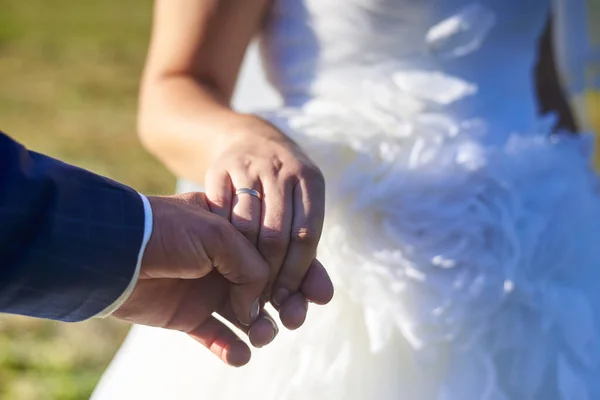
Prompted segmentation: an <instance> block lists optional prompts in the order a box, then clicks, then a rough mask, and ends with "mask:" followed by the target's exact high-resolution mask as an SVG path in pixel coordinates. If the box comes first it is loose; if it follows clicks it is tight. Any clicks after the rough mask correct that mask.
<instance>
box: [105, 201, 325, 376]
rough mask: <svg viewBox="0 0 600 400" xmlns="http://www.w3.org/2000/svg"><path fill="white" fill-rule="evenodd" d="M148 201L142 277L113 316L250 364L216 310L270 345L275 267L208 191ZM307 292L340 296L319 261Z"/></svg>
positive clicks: (319, 297) (287, 319)
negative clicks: (269, 300)
mask: <svg viewBox="0 0 600 400" xmlns="http://www.w3.org/2000/svg"><path fill="white" fill-rule="evenodd" d="M148 200H149V201H150V204H151V206H152V212H153V216H154V226H153V232H152V236H151V238H150V241H149V242H148V246H147V247H146V251H145V252H144V257H143V260H142V266H141V270H140V277H139V280H138V283H137V285H136V287H135V289H134V291H133V293H132V294H131V296H130V298H129V299H128V300H127V301H126V302H125V303H124V304H123V305H122V306H121V307H120V308H119V309H118V310H117V311H115V312H114V313H113V316H115V317H117V318H120V319H124V320H127V321H129V322H132V323H136V324H142V325H150V326H158V327H163V328H167V329H175V330H179V331H182V332H185V333H187V334H189V335H190V336H191V337H193V338H194V339H196V340H197V341H198V342H200V343H202V344H203V345H204V346H206V347H207V348H209V349H210V350H211V351H212V352H213V353H215V354H216V355H217V356H219V357H220V358H221V359H222V360H223V361H225V362H226V363H228V364H230V365H234V366H241V365H244V364H246V363H247V362H248V361H249V360H250V349H249V348H248V346H247V345H246V343H245V342H243V341H241V340H240V339H239V338H238V337H237V336H236V334H235V333H234V332H233V331H232V330H231V329H229V327H228V326H227V325H225V324H224V323H222V322H221V321H220V320H218V319H217V318H216V317H215V316H214V315H213V313H215V312H216V313H217V314H219V315H220V316H221V317H223V318H224V319H226V320H228V321H229V322H231V323H232V324H234V325H235V326H236V327H237V328H239V329H240V330H241V331H242V332H244V333H245V334H247V335H248V337H249V339H250V342H251V343H252V344H253V345H254V346H256V347H262V346H265V345H267V344H269V343H270V342H271V341H272V340H273V339H274V338H275V336H276V334H277V331H278V328H277V324H276V323H275V322H274V320H273V318H272V317H271V316H269V315H268V314H267V312H266V311H264V310H263V309H262V306H263V304H264V300H263V301H261V300H260V298H261V295H264V290H265V286H266V284H267V282H268V280H269V266H268V265H267V263H266V262H265V261H264V259H263V258H262V257H261V255H260V253H259V252H258V250H257V249H256V248H255V246H253V245H252V244H251V243H250V242H249V241H248V240H247V239H246V238H245V237H244V236H243V235H242V234H241V233H240V232H238V231H237V230H236V229H235V227H234V226H233V225H232V224H231V223H229V222H228V221H227V220H225V219H224V218H221V217H219V216H217V215H216V214H213V213H211V212H210V211H208V210H209V208H208V205H207V202H206V198H205V196H204V194H203V193H189V194H183V195H177V196H171V197H149V198H148ZM300 289H301V294H302V296H304V298H306V299H308V300H309V301H311V302H314V303H317V304H325V303H328V302H329V300H330V299H331V297H332V296H333V286H332V284H331V281H330V279H329V276H328V275H327V272H326V271H325V269H324V268H323V266H322V265H321V264H320V263H318V262H316V261H315V262H313V264H312V265H311V267H310V269H309V270H308V273H307V274H306V276H305V278H304V281H303V283H302V286H301V288H300ZM291 303H292V304H290V305H291V306H293V305H294V304H293V302H291ZM281 319H282V323H283V324H284V325H286V326H292V325H294V324H295V320H297V319H298V318H297V316H296V315H294V313H293V312H283V313H281Z"/></svg>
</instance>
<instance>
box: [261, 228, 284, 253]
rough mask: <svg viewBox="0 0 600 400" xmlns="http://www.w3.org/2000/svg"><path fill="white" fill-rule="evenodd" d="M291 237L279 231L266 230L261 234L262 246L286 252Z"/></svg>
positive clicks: (274, 250)
mask: <svg viewBox="0 0 600 400" xmlns="http://www.w3.org/2000/svg"><path fill="white" fill-rule="evenodd" d="M288 242H289V239H288V238H286V236H285V235H283V234H282V233H281V232H279V231H268V230H264V231H263V232H261V235H260V246H261V247H262V248H264V249H266V250H267V251H270V252H281V253H283V252H285V251H286V249H287V247H288Z"/></svg>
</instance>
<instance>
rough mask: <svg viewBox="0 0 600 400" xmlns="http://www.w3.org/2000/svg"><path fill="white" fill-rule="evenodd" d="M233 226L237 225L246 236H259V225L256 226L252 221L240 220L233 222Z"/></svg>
mask: <svg viewBox="0 0 600 400" xmlns="http://www.w3.org/2000/svg"><path fill="white" fill-rule="evenodd" d="M233 226H235V227H236V229H237V230H238V231H240V232H241V233H242V234H243V235H244V236H246V237H251V238H255V237H256V236H258V227H256V226H255V225H254V224H253V223H252V221H246V220H239V221H235V222H234V223H233Z"/></svg>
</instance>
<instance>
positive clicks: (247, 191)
mask: <svg viewBox="0 0 600 400" xmlns="http://www.w3.org/2000/svg"><path fill="white" fill-rule="evenodd" d="M239 194H249V195H250V196H254V197H256V198H257V199H259V200H260V199H262V195H261V194H260V192H259V191H258V190H254V189H249V188H240V189H237V190H236V191H235V195H236V196H237V195H239Z"/></svg>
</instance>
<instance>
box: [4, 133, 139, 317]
mask: <svg viewBox="0 0 600 400" xmlns="http://www.w3.org/2000/svg"><path fill="white" fill-rule="evenodd" d="M144 222H145V221H144V205H143V202H142V200H141V198H140V196H139V194H138V193H137V192H135V191H134V190H132V189H130V188H128V187H126V186H123V185H121V184H119V183H116V182H113V181H111V180H109V179H106V178H103V177H101V176H98V175H95V174H93V173H91V172H88V171H85V170H83V169H80V168H76V167H73V166H70V165H67V164H65V163H62V162H60V161H57V160H55V159H52V158H50V157H46V156H44V155H41V154H38V153H35V152H32V151H28V150H27V149H25V148H24V147H23V146H22V145H20V144H18V143H17V142H15V141H13V140H12V139H11V138H9V137H8V136H6V135H4V134H3V133H2V132H0V313H1V312H4V313H13V314H21V315H28V316H34V317H41V318H49V319H56V320H61V321H71V322H72V321H80V320H84V319H87V318H89V317H92V316H94V315H96V314H97V313H99V312H101V311H102V310H104V309H105V308H106V307H108V306H109V305H110V304H112V303H113V302H114V301H115V300H116V299H117V298H118V297H119V296H120V295H121V294H122V293H123V292H124V290H125V289H126V288H127V286H128V285H129V283H130V281H131V279H132V277H133V274H134V270H135V267H136V264H137V259H138V255H139V251H140V246H141V243H142V238H143V233H144Z"/></svg>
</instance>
